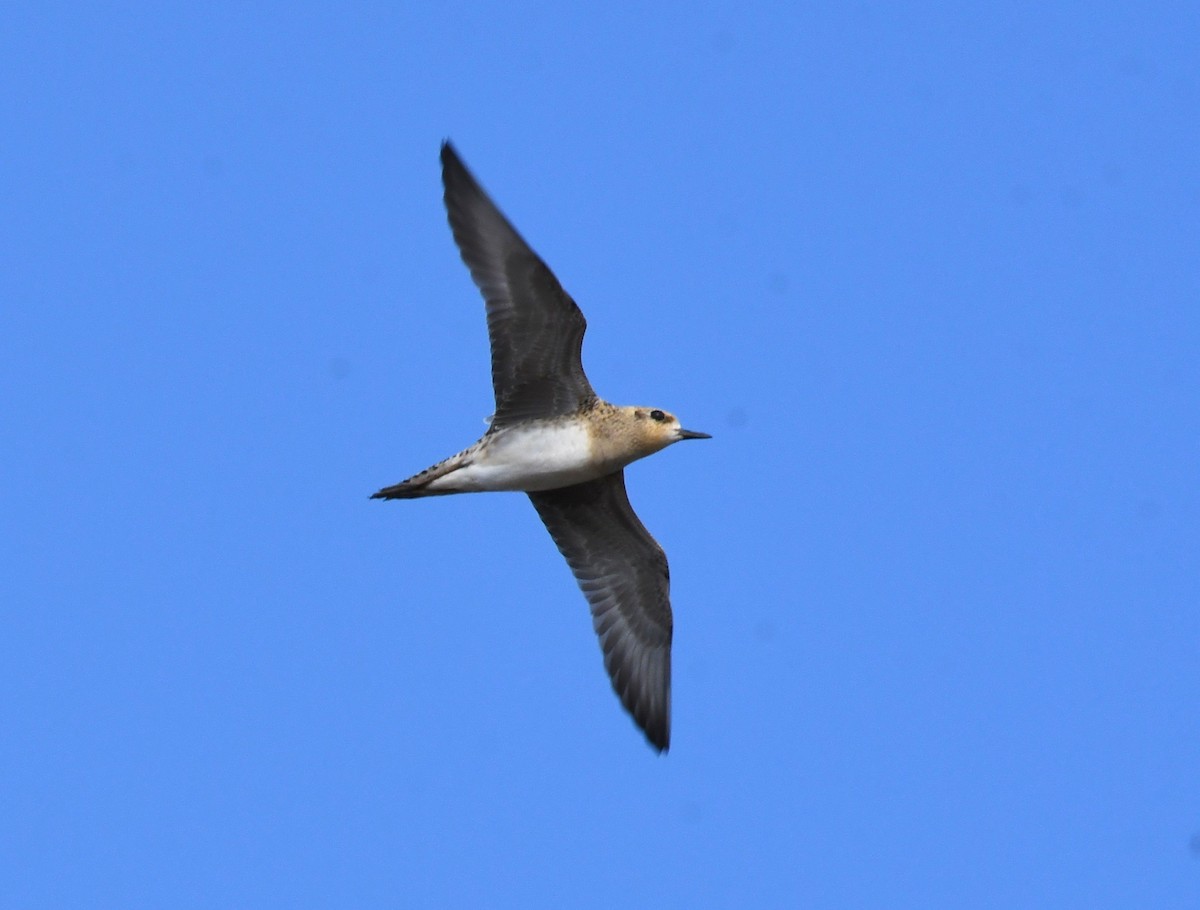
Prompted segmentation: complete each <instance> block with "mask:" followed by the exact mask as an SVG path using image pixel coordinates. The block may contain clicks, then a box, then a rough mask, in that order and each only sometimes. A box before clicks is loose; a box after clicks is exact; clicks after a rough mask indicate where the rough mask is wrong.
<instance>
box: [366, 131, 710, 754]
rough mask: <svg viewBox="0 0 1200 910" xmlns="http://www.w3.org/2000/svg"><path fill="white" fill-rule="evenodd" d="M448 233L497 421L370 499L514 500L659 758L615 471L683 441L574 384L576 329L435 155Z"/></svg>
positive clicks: (663, 620)
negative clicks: (485, 345)
mask: <svg viewBox="0 0 1200 910" xmlns="http://www.w3.org/2000/svg"><path fill="white" fill-rule="evenodd" d="M441 165H442V184H443V187H444V197H443V198H444V202H445V206H446V212H447V215H448V218H449V222H450V230H451V233H452V234H453V235H454V240H455V243H456V244H457V245H458V249H459V253H460V254H461V256H462V259H463V262H464V263H465V264H466V266H467V268H468V270H469V271H470V273H471V278H472V279H473V280H474V282H475V284H476V285H477V287H478V289H479V291H480V293H481V294H482V296H483V299H484V304H485V311H486V314H487V325H488V338H489V341H490V346H491V356H492V387H493V392H494V393H495V399H496V410H495V413H494V414H493V415H492V417H491V418H490V420H489V425H488V429H487V431H486V432H485V433H484V435H483V436H482V437H481V438H480V439H479V440H478V441H477V442H475V443H474V444H473V445H471V446H469V447H467V448H466V449H464V450H463V451H461V452H459V453H457V454H455V455H451V456H450V457H449V458H446V459H444V460H443V461H440V462H438V463H437V464H435V465H433V466H432V467H428V468H426V469H425V470H423V471H421V472H420V473H419V474H415V475H413V476H412V477H409V478H408V479H407V480H404V481H401V482H400V483H397V484H393V485H392V486H388V487H384V488H383V489H381V490H379V491H378V492H376V493H374V494H373V495H372V497H371V498H372V499H418V498H422V497H427V496H446V495H450V494H456V493H476V492H490V491H519V492H523V493H526V494H527V495H528V496H529V498H530V500H531V501H532V502H533V507H534V509H535V510H536V511H537V514H538V515H539V517H540V518H541V520H542V522H543V523H544V524H545V526H546V529H547V530H548V531H549V532H550V536H551V538H553V540H554V543H555V544H556V545H557V547H558V549H559V551H560V552H561V553H562V555H563V556H564V557H565V558H566V561H567V564H568V566H569V567H570V569H571V571H572V573H573V574H574V576H575V579H576V581H577V582H578V584H579V587H580V589H581V590H582V591H583V594H584V597H585V598H586V599H587V602H588V604H589V606H590V609H591V614H592V624H593V627H594V629H595V632H596V634H597V635H598V637H599V640H600V647H601V651H602V652H603V655H604V666H605V669H606V670H607V672H608V676H609V679H610V681H611V683H612V687H613V689H614V691H615V692H616V693H617V696H618V697H619V699H620V701H621V704H622V705H623V706H624V707H625V709H626V710H627V711H628V712H629V714H630V715H631V716H632V718H633V720H634V722H635V723H636V724H637V725H638V727H639V728H640V729H641V730H642V732H643V733H644V735H645V737H646V739H647V741H648V742H649V743H650V745H651V746H652V747H653V748H654V749H655V750H657V751H658V752H659V753H660V754H661V753H665V752H666V751H667V750H668V748H669V747H670V737H671V635H672V629H673V619H672V613H671V602H670V573H669V569H668V566H667V557H666V554H665V553H664V552H663V549H662V547H661V546H659V544H658V542H657V541H656V540H655V539H654V537H652V536H651V534H650V532H649V531H647V530H646V527H645V525H643V524H642V522H641V521H640V520H639V519H638V517H637V515H636V514H635V513H634V511H633V507H632V506H631V505H630V503H629V496H628V494H627V493H626V490H625V467H626V466H627V465H629V464H631V463H632V462H634V461H636V460H638V459H639V458H645V457H646V456H648V455H652V454H654V453H655V452H658V451H660V450H662V449H664V448H666V447H667V446H669V445H672V444H674V443H676V442H681V441H683V440H685V439H711V438H712V437H711V436H710V435H709V434H708V433H700V432H697V431H695V430H685V429H683V427H681V426H680V423H679V420H678V419H677V418H676V417H675V416H674V415H673V414H671V413H670V412H668V411H665V410H663V409H661V408H655V407H641V406H618V405H614V404H610V403H609V402H607V401H605V400H603V399H601V398H600V397H599V396H598V395H597V394H596V392H595V391H594V390H593V389H592V386H591V383H589V382H588V379H587V376H586V375H585V373H584V371H583V362H582V357H581V352H582V346H583V335H584V331H585V330H586V328H587V322H586V320H585V319H584V316H583V313H582V312H581V311H580V309H579V307H578V305H577V304H576V303H575V301H574V300H573V299H571V297H570V295H569V294H567V292H566V291H564V290H563V288H562V286H561V285H560V284H559V282H558V279H557V278H556V277H555V276H554V273H553V272H551V271H550V269H549V267H547V265H546V263H545V262H543V261H542V259H541V257H539V256H538V255H537V253H535V252H534V251H533V249H532V248H531V247H530V246H529V244H527V243H526V242H525V240H524V239H522V237H521V235H520V234H518V233H517V231H516V229H515V228H514V227H513V226H512V224H511V223H509V221H508V219H507V218H505V216H504V215H503V214H502V213H501V211H500V209H499V208H497V206H496V204H495V203H494V202H492V200H491V198H490V197H489V196H488V194H487V193H486V192H485V191H484V190H483V188H482V187H481V186H480V185H479V182H478V181H477V180H476V179H475V177H474V176H473V175H472V173H471V172H470V171H469V170H468V169H467V167H466V165H464V164H463V162H462V159H461V158H460V157H459V155H458V153H457V152H456V151H455V149H454V146H453V145H452V144H451V143H450V142H449V141H445V142H443V143H442V147H441Z"/></svg>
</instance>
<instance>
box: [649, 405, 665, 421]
mask: <svg viewBox="0 0 1200 910" xmlns="http://www.w3.org/2000/svg"><path fill="white" fill-rule="evenodd" d="M650 417H651V419H652V420H658V421H663V420H666V419H667V415H666V414H664V413H663V412H662V411H660V410H658V409H657V408H655V409H654V410H653V411H651V412H650Z"/></svg>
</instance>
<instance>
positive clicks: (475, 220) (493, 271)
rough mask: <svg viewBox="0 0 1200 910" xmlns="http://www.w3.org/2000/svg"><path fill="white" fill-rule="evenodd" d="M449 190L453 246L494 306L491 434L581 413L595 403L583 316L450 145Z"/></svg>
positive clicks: (445, 177)
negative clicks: (584, 354) (586, 366)
mask: <svg viewBox="0 0 1200 910" xmlns="http://www.w3.org/2000/svg"><path fill="white" fill-rule="evenodd" d="M442 183H443V184H444V185H445V188H446V194H445V201H446V212H447V214H448V215H449V217H450V229H451V230H452V231H453V232H454V240H455V242H456V243H457V244H458V249H459V251H460V252H461V253H462V258H463V262H465V263H466V264H467V268H469V269H470V270H471V277H472V278H473V279H474V280H475V284H476V285H478V286H479V290H480V292H481V293H482V294H483V299H484V301H485V303H486V304H487V320H488V336H489V338H490V340H491V347H492V387H493V389H494V391H495V393H496V414H495V417H493V418H492V426H493V427H495V428H499V427H502V426H504V425H506V424H511V423H516V422H519V421H522V420H529V419H532V418H539V417H557V416H559V415H560V414H570V413H574V412H576V411H578V410H580V409H581V407H582V406H583V405H584V404H586V403H587V402H588V401H591V400H592V399H594V398H595V397H596V393H595V392H593V391H592V387H591V384H590V383H588V380H587V377H586V376H585V375H584V373H583V364H582V362H581V360H580V349H581V347H582V345H583V333H584V331H585V330H586V329H587V322H586V320H584V318H583V313H582V312H580V310H579V307H578V306H576V305H575V301H574V300H572V299H571V297H570V295H568V294H567V292H566V291H564V290H563V289H562V287H561V286H560V285H559V283H558V279H557V278H555V277H554V273H553V272H551V271H550V269H549V268H547V267H546V264H545V263H544V262H542V260H541V259H540V258H539V257H538V255H537V253H535V252H534V251H533V250H531V249H530V248H529V245H528V244H527V243H526V242H525V241H524V240H522V239H521V235H520V234H518V233H517V232H516V230H515V229H514V228H513V226H512V225H511V224H509V223H508V220H507V219H506V218H505V217H504V215H503V214H501V212H500V210H499V209H498V208H496V206H495V204H494V203H493V202H492V200H491V199H489V198H488V196H487V193H485V192H484V191H483V189H482V187H480V186H479V183H478V182H476V180H475V178H474V177H473V176H472V175H471V172H470V171H468V170H467V169H466V167H465V166H464V165H463V163H462V161H461V160H460V159H459V157H458V154H457V153H456V152H455V151H454V147H453V146H451V145H450V143H449V142H446V143H443V145H442Z"/></svg>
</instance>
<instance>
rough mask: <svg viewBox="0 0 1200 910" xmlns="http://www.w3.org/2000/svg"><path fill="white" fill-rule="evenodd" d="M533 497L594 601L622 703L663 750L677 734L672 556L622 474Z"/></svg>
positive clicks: (594, 618) (606, 658)
mask: <svg viewBox="0 0 1200 910" xmlns="http://www.w3.org/2000/svg"><path fill="white" fill-rule="evenodd" d="M529 498H530V499H531V500H533V505H534V507H535V508H536V509H537V511H538V515H540V516H541V519H542V521H543V522H545V524H546V528H547V529H548V530H549V531H550V536H551V537H553V538H554V542H555V543H556V544H558V549H559V550H560V551H561V552H562V555H563V556H565V557H566V559H567V564H568V565H570V567H571V571H572V572H574V573H575V578H576V580H577V581H578V582H579V587H580V588H581V589H582V590H583V593H584V595H585V596H586V597H587V599H588V603H589V604H591V607H592V623H593V625H594V626H595V629H596V634H598V635H599V636H600V648H601V650H603V652H604V666H605V668H606V669H607V670H608V675H609V677H610V678H611V679H612V684H613V688H614V689H615V690H616V692H617V695H619V696H620V697H621V703H622V704H623V705H625V708H626V710H628V711H629V713H630V714H632V715H633V719H634V720H635V721H637V724H638V726H639V727H641V728H642V730H643V731H644V732H645V734H646V738H647V739H649V740H650V742H651V744H652V745H653V746H654V747H655V748H657V749H658V750H659V751H665V750H666V749H667V747H668V746H669V745H670V739H671V600H670V581H669V572H668V569H667V557H666V554H665V553H663V550H662V547H660V546H659V545H658V542H657V541H655V539H654V538H653V537H651V536H650V532H649V531H647V530H646V528H645V526H644V525H643V524H642V523H641V522H640V521H639V520H638V517H637V515H635V514H634V512H633V507H632V506H630V505H629V497H628V496H627V495H626V493H625V474H624V472H623V471H617V472H616V473H615V474H609V475H608V476H607V477H601V478H600V479H598V480H589V481H587V482H586V483H581V484H576V485H575V486H570V487H563V488H561V489H558V490H546V491H544V492H540V493H530V494H529Z"/></svg>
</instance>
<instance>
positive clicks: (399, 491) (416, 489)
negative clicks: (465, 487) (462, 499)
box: [371, 446, 475, 499]
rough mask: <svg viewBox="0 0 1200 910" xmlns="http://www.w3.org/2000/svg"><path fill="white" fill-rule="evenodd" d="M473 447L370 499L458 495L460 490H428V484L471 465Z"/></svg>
mask: <svg viewBox="0 0 1200 910" xmlns="http://www.w3.org/2000/svg"><path fill="white" fill-rule="evenodd" d="M474 451H475V447H474V446H472V447H471V448H469V449H466V450H465V451H462V452H459V453H458V454H457V455H451V456H450V457H449V458H447V459H446V460H445V461H439V462H438V463H437V464H435V465H433V466H432V467H429V468H426V469H425V470H424V471H422V472H421V473H420V474H414V475H413V476H412V477H410V478H408V480H402V481H400V483H397V484H392V486H390V487H384V488H383V489H382V490H380V491H379V492H378V493H372V494H371V498H372V499H420V498H421V497H423V496H448V495H450V494H451V493H460V492H462V491H461V490H456V489H447V488H445V487H441V488H440V489H430V484H432V483H433V482H434V481H435V480H440V479H441V478H443V477H445V476H446V475H447V474H451V473H453V472H454V471H457V470H458V469H459V468H464V467H466V466H467V465H469V464H470V463H471V456H472V455H473V454H474Z"/></svg>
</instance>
